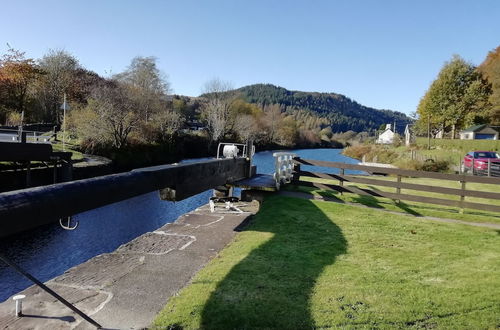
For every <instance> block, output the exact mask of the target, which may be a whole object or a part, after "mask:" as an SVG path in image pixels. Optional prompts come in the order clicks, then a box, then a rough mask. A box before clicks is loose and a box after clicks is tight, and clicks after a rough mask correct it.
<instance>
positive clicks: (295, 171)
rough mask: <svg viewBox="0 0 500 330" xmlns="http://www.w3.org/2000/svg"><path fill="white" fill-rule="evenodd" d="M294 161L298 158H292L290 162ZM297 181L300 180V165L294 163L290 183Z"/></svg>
mask: <svg viewBox="0 0 500 330" xmlns="http://www.w3.org/2000/svg"><path fill="white" fill-rule="evenodd" d="M296 159H300V157H292V161H293V160H296ZM299 180H300V164H297V163H294V164H293V178H292V182H297V181H299Z"/></svg>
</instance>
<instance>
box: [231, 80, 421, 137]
mask: <svg viewBox="0 0 500 330" xmlns="http://www.w3.org/2000/svg"><path fill="white" fill-rule="evenodd" d="M237 91H238V92H239V93H240V94H241V96H242V97H243V98H244V99H245V100H246V101H247V102H249V103H258V104H262V105H270V104H280V105H282V106H284V107H285V109H286V110H287V111H293V110H308V111H311V112H313V113H315V114H317V115H318V116H320V117H324V118H327V119H328V120H329V121H330V123H331V125H332V130H333V131H334V132H345V131H348V130H353V131H356V132H361V131H371V130H376V129H378V128H379V127H380V125H382V124H393V123H394V122H396V126H397V130H398V132H399V133H402V132H403V130H404V128H405V126H406V124H408V123H410V122H411V121H412V120H411V118H409V117H408V116H406V115H405V114H404V113H401V112H397V111H391V110H378V109H374V108H370V107H366V106H363V105H361V104H359V103H357V102H355V101H353V100H351V99H350V98H348V97H346V96H344V95H340V94H335V93H316V92H300V91H290V90H287V89H285V88H283V87H278V86H274V85H271V84H256V85H250V86H245V87H241V88H239V89H238V90H237Z"/></svg>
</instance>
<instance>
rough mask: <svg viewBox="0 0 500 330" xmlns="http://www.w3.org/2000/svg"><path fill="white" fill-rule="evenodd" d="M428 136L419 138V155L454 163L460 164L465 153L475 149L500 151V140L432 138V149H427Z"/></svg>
mask: <svg viewBox="0 0 500 330" xmlns="http://www.w3.org/2000/svg"><path fill="white" fill-rule="evenodd" d="M427 144H428V140H427V138H417V145H418V146H419V147H421V148H424V149H422V150H419V151H418V153H419V155H421V156H423V157H427V158H433V159H440V160H447V161H449V162H450V163H451V164H452V165H459V164H460V161H462V159H463V158H464V156H465V154H466V153H468V152H470V151H474V150H490V151H500V140H459V139H455V140H451V139H431V150H425V149H426V147H427Z"/></svg>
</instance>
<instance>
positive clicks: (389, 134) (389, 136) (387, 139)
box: [377, 124, 395, 144]
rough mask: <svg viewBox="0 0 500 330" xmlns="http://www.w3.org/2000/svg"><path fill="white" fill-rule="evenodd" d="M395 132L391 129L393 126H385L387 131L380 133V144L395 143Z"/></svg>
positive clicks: (378, 139)
mask: <svg viewBox="0 0 500 330" xmlns="http://www.w3.org/2000/svg"><path fill="white" fill-rule="evenodd" d="M394 134H395V133H394V132H393V130H392V129H391V124H387V125H386V126H385V130H384V131H383V132H382V133H380V135H379V136H378V138H377V143H378V144H391V143H392V142H393V141H394Z"/></svg>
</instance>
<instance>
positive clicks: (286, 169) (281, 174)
mask: <svg viewBox="0 0 500 330" xmlns="http://www.w3.org/2000/svg"><path fill="white" fill-rule="evenodd" d="M273 157H274V180H275V181H276V188H278V189H279V187H280V185H282V184H286V183H290V182H292V179H293V169H294V161H293V158H294V157H297V155H296V154H294V153H291V152H275V153H273Z"/></svg>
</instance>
